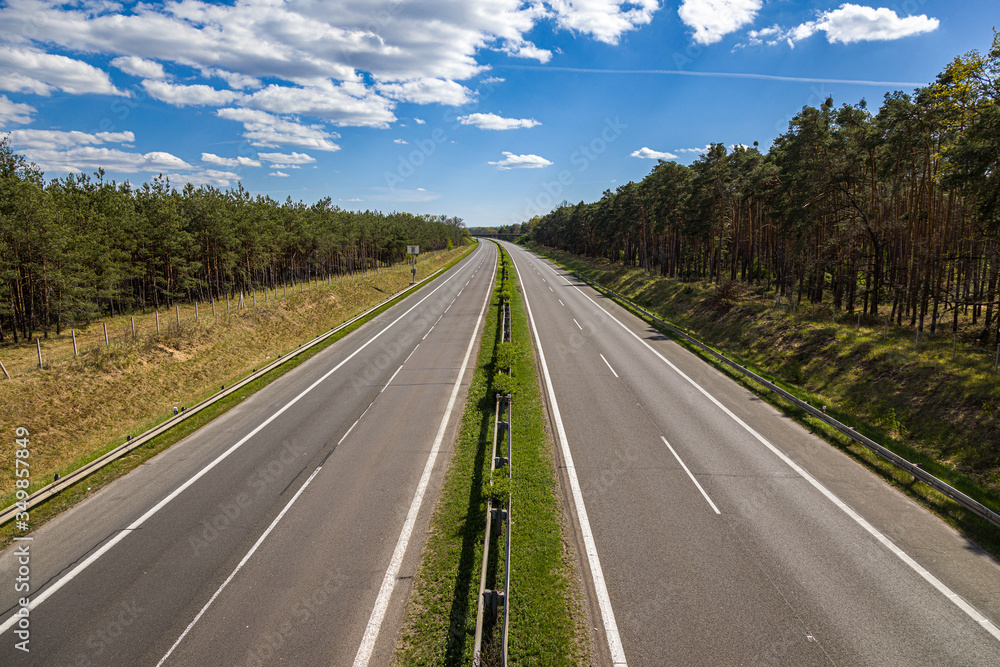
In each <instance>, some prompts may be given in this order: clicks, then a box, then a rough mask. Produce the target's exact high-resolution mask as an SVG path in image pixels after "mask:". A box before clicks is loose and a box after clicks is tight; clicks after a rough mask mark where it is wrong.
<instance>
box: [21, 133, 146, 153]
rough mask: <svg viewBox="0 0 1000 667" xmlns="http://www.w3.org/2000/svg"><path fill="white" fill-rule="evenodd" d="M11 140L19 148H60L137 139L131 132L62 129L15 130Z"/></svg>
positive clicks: (129, 141)
mask: <svg viewBox="0 0 1000 667" xmlns="http://www.w3.org/2000/svg"><path fill="white" fill-rule="evenodd" d="M10 136H11V142H12V143H13V144H14V145H15V146H17V147H19V148H40V149H47V150H59V149H65V148H73V147H75V146H84V145H90V144H107V143H112V144H124V143H131V142H133V141H135V135H134V134H132V133H131V132H98V133H97V134H88V133H86V132H79V131H76V130H73V131H70V132H64V131H61V130H14V131H12V132H11V133H10Z"/></svg>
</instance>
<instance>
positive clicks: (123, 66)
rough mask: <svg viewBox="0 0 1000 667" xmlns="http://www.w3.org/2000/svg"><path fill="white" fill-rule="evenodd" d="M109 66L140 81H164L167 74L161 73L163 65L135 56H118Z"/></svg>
mask: <svg viewBox="0 0 1000 667" xmlns="http://www.w3.org/2000/svg"><path fill="white" fill-rule="evenodd" d="M111 64H112V65H114V66H115V67H117V68H118V69H120V70H121V71H123V72H125V73H126V74H131V75H132V76H137V77H139V78H142V79H157V80H158V79H166V78H167V73H166V72H165V71H163V65H161V64H160V63H158V62H156V61H155V60H146V59H145V58H137V57H135V56H120V57H118V58H115V59H114V60H112V61H111Z"/></svg>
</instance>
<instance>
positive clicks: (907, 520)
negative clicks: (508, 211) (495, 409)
mask: <svg viewBox="0 0 1000 667" xmlns="http://www.w3.org/2000/svg"><path fill="white" fill-rule="evenodd" d="M506 247H507V248H509V249H510V251H511V253H512V255H513V257H514V260H515V264H516V267H517V270H518V274H519V276H520V279H521V286H522V288H523V291H524V294H525V295H526V297H527V302H528V305H529V308H530V311H531V316H532V317H531V319H532V323H533V329H534V330H535V334H536V336H537V338H536V345H537V346H538V347H540V348H541V352H542V356H544V358H545V361H546V364H545V368H544V369H542V373H543V379H545V380H546V385H547V389H549V390H550V391H549V393H548V394H547V395H548V399H549V410H550V413H551V415H552V417H553V421H554V425H555V432H556V440H557V442H556V450H557V462H558V464H559V474H560V482H561V484H562V488H563V490H564V493H565V494H566V497H567V498H568V502H569V506H570V507H572V508H573V514H574V521H573V532H574V539H575V540H576V541H577V543H578V550H579V553H580V554H581V556H580V560H581V562H582V563H583V566H584V570H585V571H584V580H585V581H586V583H587V587H588V588H589V595H588V596H587V597H588V600H589V601H590V614H591V617H592V620H593V623H592V624H591V627H594V628H595V642H594V645H595V647H596V649H597V653H598V655H597V658H598V660H599V661H600V662H601V663H602V664H610V663H614V664H626V663H628V664H632V665H796V666H799V665H879V666H885V665H907V666H911V665H938V666H939V665H1000V631H998V630H997V625H998V624H1000V567H998V564H997V562H996V561H995V560H993V559H992V558H991V557H989V556H988V555H986V554H985V553H983V552H982V551H980V550H979V549H977V548H976V547H975V546H974V545H973V544H972V543H970V542H969V541H968V540H966V539H964V538H962V537H961V536H960V535H959V534H957V533H956V532H955V531H954V530H952V529H951V528H950V527H949V526H947V525H946V524H945V523H944V522H942V521H941V520H940V519H938V518H937V517H935V516H933V515H932V514H930V513H929V512H927V511H926V510H924V509H923V508H922V507H920V506H919V505H917V504H916V503H915V502H913V501H911V500H909V499H908V498H906V497H905V496H904V495H903V494H902V493H900V492H898V491H897V490H895V489H893V488H892V487H890V486H888V485H887V484H886V483H884V482H883V481H882V480H881V479H879V478H878V477H876V476H875V475H874V474H873V473H871V472H869V471H867V470H866V469H865V468H863V467H862V466H860V465H859V464H857V463H855V462H854V461H853V460H851V459H850V458H848V457H847V456H846V455H844V454H842V453H840V452H839V451H838V450H836V449H835V448H834V447H832V446H831V445H829V444H827V443H825V442H824V441H822V440H820V439H819V438H818V437H816V436H815V435H812V434H811V433H809V432H808V431H807V430H805V429H804V428H802V427H801V426H799V425H798V424H796V423H795V422H793V421H792V420H790V419H788V418H787V417H785V416H784V415H782V414H781V413H780V412H779V411H778V410H776V409H775V408H773V407H771V406H770V405H768V404H767V403H765V402H763V401H762V400H760V399H759V398H757V397H755V396H754V395H753V394H752V393H750V392H749V391H747V390H746V389H744V388H742V387H740V386H739V385H737V384H736V383H734V382H733V381H731V380H730V379H728V378H727V377H725V376H724V375H723V374H721V373H720V372H718V371H716V370H714V369H713V368H711V367H710V366H708V365H707V364H705V363H704V362H702V361H700V360H699V359H698V358H697V357H695V356H694V355H693V354H691V353H689V352H688V351H686V350H684V349H683V348H681V347H680V346H679V345H677V344H675V343H674V342H672V341H670V340H668V339H667V338H665V337H664V336H663V335H662V334H660V333H659V332H657V331H655V330H654V329H652V328H651V327H650V326H648V325H647V324H645V323H644V322H642V321H641V320H639V319H638V318H636V317H633V316H632V315H630V314H629V313H627V312H626V311H625V310H624V309H623V308H620V307H618V306H617V305H616V304H614V303H613V302H612V301H611V300H610V299H607V298H605V297H603V296H601V295H600V294H599V293H597V292H596V291H595V290H593V289H591V288H589V287H587V286H586V285H584V284H583V283H581V282H579V281H577V280H576V279H575V278H573V277H571V276H569V275H567V274H566V272H564V271H562V270H558V269H556V268H555V267H554V266H553V265H552V264H550V263H548V262H547V261H544V260H542V259H540V258H538V257H537V256H534V255H532V254H530V253H528V252H526V251H524V250H523V249H520V248H517V247H516V246H511V245H509V244H507V245H506Z"/></svg>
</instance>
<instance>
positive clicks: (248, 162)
mask: <svg viewBox="0 0 1000 667" xmlns="http://www.w3.org/2000/svg"><path fill="white" fill-rule="evenodd" d="M201 161H202V162H205V163H207V164H214V165H218V166H220V167H259V166H260V160H254V159H252V158H248V157H242V156H241V157H235V158H232V157H219V156H218V155H215V154H214V153H202V154H201Z"/></svg>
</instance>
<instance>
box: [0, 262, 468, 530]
mask: <svg viewBox="0 0 1000 667" xmlns="http://www.w3.org/2000/svg"><path fill="white" fill-rule="evenodd" d="M471 250H472V249H471V248H464V249H457V250H454V251H450V252H442V253H436V254H435V256H434V258H433V260H432V261H430V262H427V263H426V264H425V269H424V270H425V271H426V272H427V273H430V272H432V271H434V270H436V269H438V268H442V267H444V268H449V267H451V266H453V265H454V264H456V263H457V262H458V261H460V260H461V259H462V257H464V256H465V255H466V254H467V253H468V252H471ZM388 273H389V272H388V271H387V272H384V274H388ZM393 273H398V274H399V275H398V276H394V275H382V276H378V277H371V276H369V277H365V278H358V279H357V280H356V281H355V282H357V283H364V284H363V285H360V286H359V285H352V284H351V283H350V282H348V281H344V282H342V283H340V284H338V285H336V286H334V287H332V288H321V289H317V290H314V292H313V293H310V292H306V293H305V294H304V295H300V296H301V298H302V300H303V301H305V303H300V304H298V307H300V308H304V309H307V310H311V311H314V312H313V313H312V314H311V315H310V316H309V320H308V321H309V322H311V323H312V324H313V325H315V326H314V328H318V327H325V328H323V329H321V331H328V330H329V323H330V322H331V321H333V322H336V323H339V322H341V321H344V320H348V319H350V318H351V317H352V316H353V315H355V314H357V313H359V312H363V311H365V310H367V309H368V308H370V307H371V306H373V305H375V304H376V303H378V302H379V301H382V300H383V299H385V297H386V296H387V293H386V289H387V287H395V284H396V283H399V285H400V287H399V288H397V290H393V291H398V289H401V288H402V287H403V286H405V284H406V283H408V282H409V275H408V273H409V271H408V268H407V271H406V272H405V275H404V272H403V271H395V272H393ZM383 283H384V284H383ZM345 293H346V294H352V297H351V298H350V299H345V298H343V295H344V294H345ZM323 302H328V303H330V304H332V306H333V310H332V311H331V310H327V311H325V310H324V309H323V308H322V307H321V306H322V303H323ZM345 302H347V303H345ZM394 303H396V300H393V301H391V302H389V303H387V304H385V305H384V306H383V307H381V308H379V309H378V310H376V311H374V312H373V313H371V314H370V315H368V316H367V317H366V318H364V319H363V320H359V321H358V322H355V323H353V324H351V325H350V326H348V327H345V328H344V329H343V330H341V331H339V332H337V333H336V334H334V335H333V336H331V337H330V338H328V339H326V340H325V341H323V342H322V343H320V344H318V345H316V346H314V347H312V348H310V349H309V350H307V351H305V352H303V353H302V354H300V355H298V356H296V357H294V358H292V359H290V360H289V361H288V362H286V363H285V364H282V365H281V366H279V367H277V368H275V369H273V370H272V371H270V372H268V373H266V374H265V375H263V376H261V377H260V378H258V379H256V380H254V381H253V382H251V383H249V384H248V385H246V386H245V387H243V388H241V389H240V390H239V391H237V392H235V393H233V394H230V395H228V396H226V397H225V398H223V399H222V400H220V401H218V402H216V403H214V404H212V405H211V406H209V407H207V408H206V409H204V410H202V411H200V412H198V413H197V414H195V415H193V416H192V417H190V418H188V419H186V420H184V421H183V422H181V423H179V424H178V425H177V426H175V427H173V428H171V429H170V430H169V431H167V432H166V433H164V434H162V435H160V436H158V437H156V438H154V439H152V440H150V441H149V442H147V443H145V444H143V445H142V446H141V447H138V448H136V449H135V450H133V451H132V452H129V453H128V454H126V455H125V456H123V457H121V458H120V459H118V460H116V461H114V462H113V463H110V464H108V465H107V466H105V467H103V468H101V469H100V470H99V471H97V472H95V473H94V474H92V475H90V476H88V477H87V478H85V479H84V480H82V481H80V482H78V483H76V484H74V485H73V486H71V487H69V488H67V489H65V490H64V491H62V492H61V493H60V494H58V495H57V496H55V497H53V498H51V499H49V500H47V501H46V502H44V503H42V504H40V505H38V506H36V507H34V508H33V509H32V510H31V521H30V525H31V527H32V529H35V528H37V527H38V526H40V525H42V524H43V523H45V522H46V521H47V520H49V519H51V518H52V517H53V516H55V515H56V514H58V513H59V512H61V511H63V510H64V509H67V508H68V507H71V506H72V505H74V504H75V503H77V502H79V501H80V500H82V499H83V498H85V497H86V496H88V495H90V494H92V493H93V492H96V491H97V490H98V489H100V488H101V487H103V486H105V485H107V484H108V483H110V482H112V481H114V480H115V479H117V478H118V477H121V476H122V475H124V474H126V473H127V472H129V471H130V470H132V469H134V468H135V467H137V466H139V465H141V464H142V463H143V462H145V461H147V460H149V459H150V458H152V457H153V456H155V455H156V454H158V453H160V452H161V451H163V450H164V449H166V448H168V447H169V446H170V445H172V444H174V443H176V442H178V441H179V440H181V439H182V438H184V437H185V436H187V435H189V434H191V433H193V432H194V431H196V430H197V429H199V428H200V427H202V426H204V425H205V424H207V423H208V422H210V421H211V420H212V419H214V418H216V417H218V416H219V415H221V414H223V413H225V412H226V411H227V410H229V409H230V408H232V407H234V406H235V405H238V404H239V403H240V402H242V401H243V400H244V399H246V398H247V397H248V396H250V395H252V394H253V393H254V392H256V391H258V390H259V389H262V388H263V387H265V386H267V385H268V384H270V383H271V382H273V381H274V380H276V379H277V378H279V377H281V376H282V375H284V374H285V373H287V372H288V371H290V370H292V369H293V368H295V367H297V366H298V365H299V364H301V363H304V362H305V361H306V360H308V359H310V358H311V357H313V356H314V355H316V354H317V353H319V352H320V351H321V350H323V349H325V348H326V347H328V346H329V345H330V344H332V343H333V342H335V341H337V340H339V339H341V338H343V337H344V336H346V335H347V334H348V333H350V332H351V331H354V330H355V329H357V328H358V327H360V326H361V325H362V324H364V322H366V321H368V320H370V319H371V318H373V317H375V316H376V315H378V314H379V313H381V312H383V311H384V310H385V309H387V308H389V307H391V306H392V305H393V304H394ZM291 305H292V306H294V305H295V304H294V303H293V304H291ZM270 316H271V317H270V320H268V319H267V318H264V320H263V321H260V322H258V321H257V319H259V318H260V317H261V316H260V315H257V314H255V313H253V312H252V311H251V312H250V313H249V314H248V317H250V318H251V319H252V320H253V321H251V322H250V323H249V324H248V323H247V322H245V321H243V322H237V323H234V324H232V325H230V326H227V327H226V328H225V329H224V330H223V331H222V334H223V336H222V340H217V341H216V342H215V344H214V345H208V346H203V347H202V348H201V349H200V351H199V354H200V355H201V356H212V355H215V354H217V353H218V352H219V350H220V349H222V350H223V351H225V350H227V349H228V348H229V347H234V348H242V349H241V350H239V351H240V352H242V353H243V354H242V356H243V357H244V360H243V366H246V367H245V368H240V367H239V366H237V369H238V373H237V374H234V373H233V369H232V368H229V369H227V371H226V372H227V374H226V375H225V376H220V375H219V374H217V373H216V374H214V375H209V376H208V378H209V379H207V380H206V377H205V375H206V373H208V372H209V371H210V370H211V369H212V365H211V362H206V363H207V364H208V368H207V370H206V368H202V367H201V366H198V367H197V368H196V369H194V370H196V371H198V372H194V371H192V370H189V372H188V373H187V374H186V376H185V377H184V378H183V384H184V385H185V387H187V391H189V392H191V393H189V394H188V395H187V396H186V397H185V399H184V400H180V401H178V403H179V404H181V405H185V404H186V405H192V404H195V403H197V402H199V401H201V400H204V399H205V398H207V397H209V396H211V395H212V394H214V393H215V392H216V391H218V388H219V386H222V385H225V386H230V385H231V384H233V383H234V382H236V381H238V380H239V379H240V378H242V377H245V376H246V375H247V374H249V372H252V371H251V368H250V364H252V363H259V365H261V366H263V365H266V362H263V363H261V362H262V361H263V360H264V359H265V358H266V356H270V355H266V350H255V349H252V347H251V343H249V342H248V341H247V338H248V337H247V336H245V335H244V333H245V330H246V329H247V328H248V327H249V328H250V334H251V336H250V339H251V342H254V341H257V342H259V341H261V340H264V341H266V342H267V343H268V347H269V348H270V347H272V346H273V345H274V344H279V345H282V348H281V349H283V350H284V351H287V350H288V349H289V348H292V349H294V346H295V345H297V344H299V343H301V342H303V339H302V335H303V333H305V334H306V335H308V332H303V331H302V330H301V329H302V327H301V326H295V327H292V328H291V329H290V330H289V329H288V328H283V324H284V320H285V317H284V315H283V313H282V312H281V311H278V312H276V313H274V312H272V313H270ZM266 328H270V329H272V330H270V331H261V330H262V329H266ZM189 331H190V329H189ZM194 333H195V338H197V336H198V334H199V333H201V332H199V331H197V330H195V331H194ZM183 334H184V329H182V330H181V331H180V332H177V333H176V334H175V340H173V341H172V342H173V344H175V345H177V347H181V348H183V346H185V344H186V345H187V349H192V348H197V347H198V341H197V340H194V341H185V340H184V339H183ZM227 338H231V339H233V340H228V339H227ZM227 346H228V347H227ZM118 352H120V353H121V354H122V356H124V357H125V360H126V361H127V360H128V359H130V358H131V355H132V354H133V353H134V350H119V351H118ZM258 358H259V361H258V360H257V359H258ZM192 360H193V361H194V362H195V364H197V362H198V354H192ZM77 366H78V363H73V364H70V365H68V366H67V368H55V369H52V371H51V373H50V372H49V371H40V372H39V374H38V375H37V376H36V377H35V378H33V379H34V380H35V381H36V382H38V383H40V384H41V385H44V386H49V385H50V384H52V383H53V380H54V379H55V378H58V377H62V376H64V375H66V374H72V373H73V372H74V371H81V369H80V368H78V367H77ZM82 370H83V371H87V374H86V376H84V377H81V378H80V383H81V384H84V385H86V386H88V387H89V389H90V391H91V392H96V391H100V389H101V387H104V386H105V385H111V384H113V383H115V382H119V383H120V382H122V381H126V383H127V380H128V379H129V378H128V376H126V377H125V378H122V377H121V375H122V373H120V372H118V373H116V372H114V371H111V372H99V371H97V370H95V369H92V368H91V369H86V368H84V369H82ZM162 371H163V374H164V375H165V376H166V378H165V379H162V380H161V381H162V382H170V379H171V378H174V379H177V378H178V376H180V375H183V374H184V369H183V368H182V367H181V368H178V367H177V366H176V365H173V366H171V367H166V368H163V369H162ZM49 375H52V376H55V378H53V377H49ZM108 376H110V377H108ZM206 385H207V386H206ZM67 392H68V393H67V395H66V396H64V397H63V400H64V401H65V402H67V403H68V404H69V405H68V407H70V408H73V407H74V404H73V403H72V401H73V397H74V396H76V395H79V394H80V393H81V390H80V388H78V387H77V388H69V389H68V390H67ZM117 398H118V397H116V396H115V395H110V394H108V393H105V394H104V395H102V396H98V397H92V400H97V401H98V402H100V403H107V404H108V405H111V406H114V408H115V409H114V410H111V412H112V414H117V412H116V411H120V410H121V409H122V408H123V407H124V408H125V409H127V408H128V407H129V406H128V405H127V404H126V405H125V406H122V405H120V404H117V403H116V399H117ZM161 402H162V401H161ZM29 407H30V406H29ZM155 407H156V405H155V402H154V408H155ZM78 409H79V408H78ZM143 409H145V412H143ZM136 412H138V414H139V417H140V418H141V417H145V421H140V420H139V419H138V418H136V417H135V416H133V417H132V420H131V421H130V422H128V425H127V426H126V428H127V429H128V430H127V432H126V433H127V434H128V435H132V436H135V435H138V434H140V433H142V432H144V431H146V430H148V429H150V428H152V427H153V426H156V425H157V424H159V423H161V422H163V421H164V420H166V419H167V418H168V417H169V416H171V415H169V413H167V412H166V411H160V414H159V415H156V413H155V412H154V411H153V410H151V409H149V406H148V405H146V404H145V403H143V404H142V405H140V406H139V407H137V408H136ZM151 412H152V413H153V415H156V416H153V415H150V413H151ZM21 413H22V414H23V421H22V422H21V423H24V424H30V425H32V426H36V425H37V423H38V421H40V419H41V417H40V416H39V415H37V414H31V413H30V412H29V410H28V409H24V410H22V411H21ZM14 418H17V417H16V416H15V417H14ZM112 426H113V424H98V427H93V426H92V427H91V429H90V432H86V431H85V432H84V434H83V436H84V437H83V438H82V441H76V442H65V443H63V449H62V452H61V453H60V451H59V443H58V442H56V443H51V441H50V448H49V449H50V451H49V452H48V457H47V461H48V462H49V465H48V466H47V467H42V468H39V469H40V470H41V471H43V475H39V476H38V479H39V482H38V483H37V484H36V485H35V486H34V487H33V488H32V489H31V490H32V491H34V490H35V488H39V487H41V486H43V485H44V483H47V482H48V481H49V480H51V479H52V474H53V472H57V473H59V474H60V475H61V476H64V475H66V474H67V473H68V472H70V471H72V470H75V469H77V468H79V467H81V466H82V465H84V464H86V463H88V462H89V461H92V460H94V459H96V458H98V457H99V456H101V455H102V454H104V453H105V452H107V451H110V450H111V449H113V448H115V447H116V446H118V445H120V444H121V440H122V439H123V438H124V436H125V434H121V433H119V434H118V435H117V436H116V437H115V439H114V441H113V442H111V443H110V444H107V440H106V439H105V440H103V443H104V444H100V442H101V437H100V436H101V434H102V433H103V432H105V431H106V430H107V429H108V428H111V427H112ZM38 431H39V429H38V428H37V426H36V428H34V429H33V432H36V433H37V432H38ZM33 442H34V440H33ZM95 444H100V446H96V447H95V446H94V445H95ZM74 455H75V458H70V457H71V456H74ZM2 469H3V466H0V470H2ZM42 479H44V480H45V481H44V482H43V481H41V480H42ZM0 500H2V501H4V506H7V505H9V504H11V503H12V502H13V501H14V496H13V494H7V495H6V496H4V497H3V498H2V499H0ZM17 534H20V532H19V531H17V530H16V525H15V524H14V523H13V522H11V523H8V524H6V525H4V526H2V527H0V547H2V546H4V545H6V544H8V543H10V541H11V539H12V538H13V537H14V536H15V535H17Z"/></svg>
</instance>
